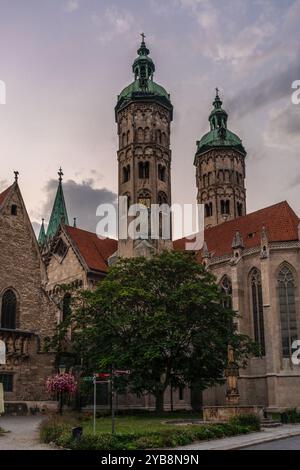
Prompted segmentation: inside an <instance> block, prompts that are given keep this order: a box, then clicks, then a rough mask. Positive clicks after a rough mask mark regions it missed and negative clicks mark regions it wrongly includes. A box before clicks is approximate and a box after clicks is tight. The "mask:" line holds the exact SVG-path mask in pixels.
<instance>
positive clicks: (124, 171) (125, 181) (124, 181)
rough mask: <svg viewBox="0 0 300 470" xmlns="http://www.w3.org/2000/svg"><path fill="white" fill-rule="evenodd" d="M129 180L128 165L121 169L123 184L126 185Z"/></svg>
mask: <svg viewBox="0 0 300 470" xmlns="http://www.w3.org/2000/svg"><path fill="white" fill-rule="evenodd" d="M129 180H130V165H127V166H124V167H123V183H127V181H129Z"/></svg>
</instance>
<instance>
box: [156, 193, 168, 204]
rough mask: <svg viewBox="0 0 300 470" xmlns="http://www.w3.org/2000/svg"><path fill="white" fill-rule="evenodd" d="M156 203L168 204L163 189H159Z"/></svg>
mask: <svg viewBox="0 0 300 470" xmlns="http://www.w3.org/2000/svg"><path fill="white" fill-rule="evenodd" d="M158 204H159V205H161V204H168V197H167V195H166V193H164V192H163V191H160V192H159V193H158Z"/></svg>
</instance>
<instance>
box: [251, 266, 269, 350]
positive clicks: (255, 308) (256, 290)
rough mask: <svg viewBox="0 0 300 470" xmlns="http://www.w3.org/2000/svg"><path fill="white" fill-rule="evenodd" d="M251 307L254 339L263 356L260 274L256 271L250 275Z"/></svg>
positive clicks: (262, 312)
mask: <svg viewBox="0 0 300 470" xmlns="http://www.w3.org/2000/svg"><path fill="white" fill-rule="evenodd" d="M250 288H251V305H252V316H253V325H254V339H255V341H256V342H257V343H258V344H259V346H260V348H261V352H262V354H263V355H264V354H265V330H264V311H263V299H262V287H261V274H260V272H259V270H258V269H256V268H255V269H253V270H252V271H251V273H250Z"/></svg>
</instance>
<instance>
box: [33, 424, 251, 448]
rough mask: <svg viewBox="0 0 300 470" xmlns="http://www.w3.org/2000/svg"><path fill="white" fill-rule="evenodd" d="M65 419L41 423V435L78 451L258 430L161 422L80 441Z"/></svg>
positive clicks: (157, 444)
mask: <svg viewBox="0 0 300 470" xmlns="http://www.w3.org/2000/svg"><path fill="white" fill-rule="evenodd" d="M73 426H74V422H70V423H69V424H68V423H67V422H66V421H59V420H57V418H56V419H50V420H47V421H45V422H44V423H43V425H42V426H41V432H40V437H41V440H42V441H43V442H48V443H49V442H54V443H55V444H56V445H58V446H60V447H64V448H68V449H76V450H79V449H80V450H136V449H140V450H141V449H155V448H165V447H168V448H172V447H177V446H184V445H188V444H191V443H192V442H194V441H203V440H209V439H219V438H222V437H229V436H235V435H238V434H247V433H249V432H252V431H256V430H257V428H256V425H255V424H250V423H249V424H248V425H243V424H237V423H226V424H222V425H221V424H219V425H214V424H210V425H204V424H202V425H189V426H184V427H183V426H180V427H179V426H173V428H171V429H168V427H167V426H166V425H163V424H162V425H161V427H160V429H156V430H155V431H151V430H150V431H147V430H143V431H139V432H138V431H136V432H124V433H118V434H115V435H112V434H110V433H107V432H106V433H104V432H100V433H99V432H98V433H97V434H96V435H93V434H92V433H91V431H88V432H87V431H86V430H85V431H84V434H83V436H82V438H81V439H80V440H78V441H77V440H74V439H72V433H71V430H72V427H73Z"/></svg>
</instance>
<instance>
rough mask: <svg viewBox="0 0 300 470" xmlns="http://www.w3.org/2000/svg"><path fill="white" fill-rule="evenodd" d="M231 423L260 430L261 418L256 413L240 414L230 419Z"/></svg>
mask: <svg viewBox="0 0 300 470" xmlns="http://www.w3.org/2000/svg"><path fill="white" fill-rule="evenodd" d="M230 424H236V425H238V426H249V427H251V428H252V429H253V430H255V431H259V430H260V419H259V417H258V416H257V415H256V414H254V413H253V414H240V415H237V416H233V417H232V418H231V419H230Z"/></svg>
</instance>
